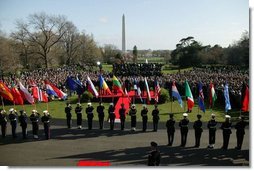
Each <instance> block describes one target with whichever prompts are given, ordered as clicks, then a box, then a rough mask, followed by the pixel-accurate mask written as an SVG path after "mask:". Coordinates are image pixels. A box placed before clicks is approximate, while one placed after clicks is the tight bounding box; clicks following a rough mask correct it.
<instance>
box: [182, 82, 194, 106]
mask: <svg viewBox="0 0 254 171" xmlns="http://www.w3.org/2000/svg"><path fill="white" fill-rule="evenodd" d="M184 84H185V96H186V98H187V105H188V110H192V108H193V106H194V99H193V96H192V93H191V89H190V86H189V84H188V81H187V80H185V83H184Z"/></svg>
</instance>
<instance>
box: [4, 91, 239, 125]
mask: <svg viewBox="0 0 254 171" xmlns="http://www.w3.org/2000/svg"><path fill="white" fill-rule="evenodd" d="M76 98H77V97H74V96H72V97H71V98H70V99H68V101H75V99H76ZM92 105H93V106H94V108H95V110H94V115H95V117H94V120H98V116H97V113H96V107H97V106H98V103H92ZM103 105H104V106H105V116H108V113H107V109H108V106H109V103H103ZM65 106H66V101H58V100H56V101H52V102H49V103H48V104H47V103H38V104H36V105H24V106H21V105H16V106H15V107H14V106H13V105H10V106H5V110H6V111H7V112H8V111H9V109H10V108H12V107H14V108H15V109H16V110H17V111H19V110H21V109H24V110H26V112H27V114H28V115H30V114H31V111H32V110H33V109H36V110H37V111H38V112H39V113H40V114H42V112H43V110H47V109H48V110H49V112H50V114H51V116H52V117H53V118H60V119H64V118H65V113H64V108H65ZM82 106H83V108H84V110H83V116H84V118H86V114H85V108H86V107H87V104H86V103H82ZM72 107H73V110H72V115H73V119H76V114H75V111H74V108H75V107H76V104H72ZM136 107H137V111H138V113H137V120H138V121H142V119H141V116H140V111H141V109H142V104H136ZM147 107H148V111H149V113H148V117H149V118H148V120H149V121H152V116H151V113H152V110H153V109H154V105H152V104H151V105H148V106H147ZM158 108H159V110H160V121H166V120H167V119H168V118H169V116H168V114H169V112H171V102H167V103H164V104H159V105H158ZM172 110H173V111H172V112H173V113H174V117H175V119H176V121H179V120H180V119H181V118H182V114H183V113H184V112H185V111H186V108H181V107H180V106H179V104H178V102H176V101H175V102H173V103H172ZM198 111H199V113H200V114H202V116H203V117H202V120H203V121H208V120H209V119H210V115H211V113H215V114H216V118H217V120H218V121H223V120H224V116H225V113H224V111H223V110H221V109H214V110H213V111H212V110H211V109H207V110H206V113H203V112H202V111H200V110H198V108H197V105H195V107H194V108H193V110H192V113H189V119H190V121H192V122H193V121H195V120H196V115H197V113H198ZM230 115H231V116H233V117H234V116H235V117H238V116H239V111H230ZM232 119H233V120H234V118H232ZM127 121H130V117H129V116H127Z"/></svg>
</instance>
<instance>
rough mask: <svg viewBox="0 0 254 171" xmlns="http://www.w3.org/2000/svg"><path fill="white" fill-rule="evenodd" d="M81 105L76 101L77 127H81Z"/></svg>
mask: <svg viewBox="0 0 254 171" xmlns="http://www.w3.org/2000/svg"><path fill="white" fill-rule="evenodd" d="M82 110H83V108H82V106H81V104H80V103H77V107H76V108H75V113H76V114H77V126H78V129H81V128H82Z"/></svg>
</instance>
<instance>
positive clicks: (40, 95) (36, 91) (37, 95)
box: [32, 86, 48, 102]
mask: <svg viewBox="0 0 254 171" xmlns="http://www.w3.org/2000/svg"><path fill="white" fill-rule="evenodd" d="M32 94H33V97H34V99H36V100H37V101H38V102H48V95H47V93H45V92H44V91H42V90H41V89H40V88H39V87H38V86H34V87H32Z"/></svg>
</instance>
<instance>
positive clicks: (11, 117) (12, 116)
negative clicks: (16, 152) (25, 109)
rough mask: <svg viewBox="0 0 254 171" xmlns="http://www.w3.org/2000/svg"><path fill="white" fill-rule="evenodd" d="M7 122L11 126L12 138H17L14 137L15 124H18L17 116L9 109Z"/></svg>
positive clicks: (15, 112) (14, 111)
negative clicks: (8, 121)
mask: <svg viewBox="0 0 254 171" xmlns="http://www.w3.org/2000/svg"><path fill="white" fill-rule="evenodd" d="M9 112H10V114H9V120H10V124H11V133H12V138H17V135H16V129H17V124H18V114H17V111H16V110H14V109H13V108H11V109H10V110H9Z"/></svg>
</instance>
